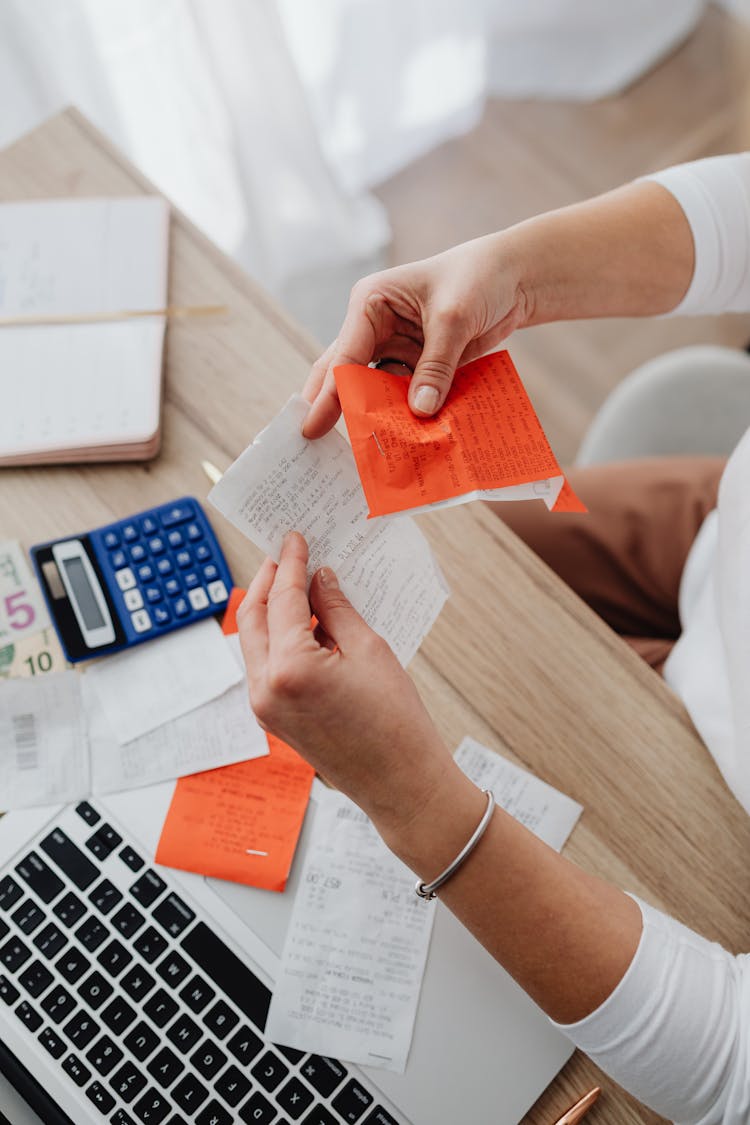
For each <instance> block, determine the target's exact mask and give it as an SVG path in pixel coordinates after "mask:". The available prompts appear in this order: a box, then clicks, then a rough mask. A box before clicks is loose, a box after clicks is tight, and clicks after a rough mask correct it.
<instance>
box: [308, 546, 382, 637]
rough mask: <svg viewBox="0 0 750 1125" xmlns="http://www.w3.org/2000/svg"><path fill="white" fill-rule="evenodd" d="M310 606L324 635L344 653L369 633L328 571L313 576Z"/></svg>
mask: <svg viewBox="0 0 750 1125" xmlns="http://www.w3.org/2000/svg"><path fill="white" fill-rule="evenodd" d="M310 606H311V608H312V611H313V613H314V614H315V616H316V617H317V619H318V621H319V622H320V625H321V627H322V628H323V630H324V632H325V633H327V635H328V636H329V637H330V638H331V640H332V641H333V642H334V644H335V645H337V646H338V648H340V649H341V651H342V652H343V653H346V651H347V649H351V648H352V647H353V646H354V645H356V643H357V640H358V639H359V638H361V637H362V635H363V633H364V632H368V631H369V626H368V625H366V624H365V622H364V621H363V620H362V618H361V617H360V615H359V614H358V613H357V611H356V609H355V608H354V606H353V605H352V604H351V602H350V601H349V599H348V598H347V597H346V595H345V594H344V593H343V592H342V590H341V588H340V586H339V584H338V580H337V578H336V575H335V574H334V573H333V571H332V570H331V569H330V567H327V566H324V567H321V569H320V570H319V571H317V573H316V574H315V575H314V576H313V580H312V583H311V585H310Z"/></svg>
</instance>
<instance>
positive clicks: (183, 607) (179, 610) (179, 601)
mask: <svg viewBox="0 0 750 1125" xmlns="http://www.w3.org/2000/svg"><path fill="white" fill-rule="evenodd" d="M191 593H192V591H191ZM172 609H173V611H174V615H175V617H187V615H188V614H189V613H190V606H189V605H188V601H187V598H175V600H174V603H173V605H172Z"/></svg>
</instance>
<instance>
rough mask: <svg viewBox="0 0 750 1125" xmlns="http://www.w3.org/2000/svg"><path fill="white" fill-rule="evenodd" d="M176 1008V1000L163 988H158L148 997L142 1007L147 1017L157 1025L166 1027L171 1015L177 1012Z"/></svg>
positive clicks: (177, 1006) (177, 1005)
mask: <svg viewBox="0 0 750 1125" xmlns="http://www.w3.org/2000/svg"><path fill="white" fill-rule="evenodd" d="M178 1009H179V1004H178V1003H177V1001H176V1000H175V999H174V997H173V996H170V995H169V993H168V992H165V991H164V989H163V988H160V989H158V990H157V991H156V992H155V993H154V994H153V996H151V997H149V999H148V1001H147V1002H146V1004H145V1005H144V1008H143V1010H144V1012H145V1013H146V1015H147V1016H148V1018H149V1019H150V1020H151V1021H152V1023H155V1024H156V1026H157V1027H166V1025H167V1024H168V1023H169V1021H170V1020H171V1019H172V1016H174V1015H176V1014H177V1011H178Z"/></svg>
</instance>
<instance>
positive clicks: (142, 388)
mask: <svg viewBox="0 0 750 1125" xmlns="http://www.w3.org/2000/svg"><path fill="white" fill-rule="evenodd" d="M168 239H169V205H168V203H167V202H166V201H165V200H163V199H161V198H160V197H158V196H132V197H128V198H125V199H44V200H34V201H28V202H20V203H3V204H0V318H6V317H17V318H19V319H20V318H24V317H30V316H37V317H39V316H75V315H85V314H89V313H102V312H122V311H125V310H139V309H162V308H164V307H165V306H166V304H167V258H168ZM164 324H165V321H164V318H163V317H149V318H145V319H139V320H122V321H105V322H100V323H95V324H62V325H59V324H55V325H34V326H29V325H23V326H19V325H14V326H7V325H4V326H0V464H5V465H9V464H28V463H43V462H59V461H99V460H102V461H104V460H107V461H109V460H136V459H143V460H145V459H147V458H149V457H153V456H155V454H156V453H157V452H158V448H159V441H160V415H161V384H162V375H161V373H162V351H163V346H164Z"/></svg>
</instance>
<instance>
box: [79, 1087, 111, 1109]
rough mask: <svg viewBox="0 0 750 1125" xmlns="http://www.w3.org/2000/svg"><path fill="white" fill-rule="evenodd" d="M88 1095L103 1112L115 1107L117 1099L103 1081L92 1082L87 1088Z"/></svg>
mask: <svg viewBox="0 0 750 1125" xmlns="http://www.w3.org/2000/svg"><path fill="white" fill-rule="evenodd" d="M86 1097H87V1098H88V1099H89V1101H92V1102H93V1103H94V1105H95V1106H96V1108H97V1109H98V1110H99V1111H100V1112H101V1113H109V1112H110V1110H112V1109H114V1105H115V1099H114V1098H113V1097H112V1095H111V1094H110V1092H109V1090H106V1089H105V1088H104V1086H102V1084H101V1082H92V1083H91V1085H90V1086H89V1088H88V1089H87V1090H86Z"/></svg>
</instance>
